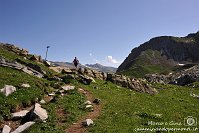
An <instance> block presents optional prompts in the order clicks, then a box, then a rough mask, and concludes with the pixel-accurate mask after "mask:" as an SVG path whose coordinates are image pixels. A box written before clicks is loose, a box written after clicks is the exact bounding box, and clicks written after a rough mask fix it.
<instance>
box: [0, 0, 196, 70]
mask: <svg viewBox="0 0 199 133" xmlns="http://www.w3.org/2000/svg"><path fill="white" fill-rule="evenodd" d="M198 5H199V1H198V0H0V42H7V43H12V44H17V45H18V46H20V47H23V48H26V49H29V51H30V53H34V54H38V55H42V56H43V57H45V51H46V46H47V45H49V46H51V47H50V49H49V55H48V60H53V61H67V62H72V60H73V58H74V57H75V56H77V58H78V59H79V60H80V62H81V63H83V64H86V63H96V62H98V63H101V64H103V65H109V66H118V65H119V64H120V63H121V62H122V61H123V60H124V59H125V58H126V57H127V56H128V54H129V53H130V51H131V50H132V49H133V48H134V47H137V46H139V45H140V44H142V43H144V42H146V41H148V40H149V39H150V38H152V37H155V36H162V35H173V36H186V35H187V34H188V33H192V32H197V31H198V30H199V8H198Z"/></svg>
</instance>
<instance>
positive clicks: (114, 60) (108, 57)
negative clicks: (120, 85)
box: [106, 55, 120, 64]
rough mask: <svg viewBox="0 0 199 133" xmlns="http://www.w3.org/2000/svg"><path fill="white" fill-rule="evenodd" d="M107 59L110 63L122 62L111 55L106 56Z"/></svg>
mask: <svg viewBox="0 0 199 133" xmlns="http://www.w3.org/2000/svg"><path fill="white" fill-rule="evenodd" d="M106 61H108V62H109V63H112V64H119V63H120V62H119V61H117V60H116V59H114V58H113V57H112V56H111V55H109V56H107V57H106Z"/></svg>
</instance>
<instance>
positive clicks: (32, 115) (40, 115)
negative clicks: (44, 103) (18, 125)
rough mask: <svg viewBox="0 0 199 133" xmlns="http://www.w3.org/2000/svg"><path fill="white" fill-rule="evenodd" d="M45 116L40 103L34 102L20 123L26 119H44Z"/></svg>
mask: <svg viewBox="0 0 199 133" xmlns="http://www.w3.org/2000/svg"><path fill="white" fill-rule="evenodd" d="M47 118H48V114H47V111H46V110H45V109H43V108H42V107H41V105H40V104H38V103H36V104H35V105H34V107H33V108H32V109H31V110H30V111H29V112H28V113H27V114H26V116H25V117H24V118H23V119H22V123H25V122H28V121H45V120H46V119H47Z"/></svg>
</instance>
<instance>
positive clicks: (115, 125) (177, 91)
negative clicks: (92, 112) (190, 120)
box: [81, 81, 199, 133]
mask: <svg viewBox="0 0 199 133" xmlns="http://www.w3.org/2000/svg"><path fill="white" fill-rule="evenodd" d="M97 82H98V83H97V84H92V85H91V86H84V85H81V86H82V87H84V88H87V89H88V90H89V91H91V92H92V93H93V94H94V96H95V97H96V98H100V99H101V100H102V104H103V109H102V112H101V115H100V117H99V118H98V119H97V120H95V126H93V127H91V128H89V132H93V133H95V132H96V133H112V132H118V133H128V132H135V129H136V128H144V127H158V126H151V125H148V122H149V121H154V122H164V123H165V122H171V121H174V122H178V123H180V122H181V123H182V124H184V118H185V117H187V116H193V117H196V118H199V113H198V112H199V108H198V107H199V101H198V99H197V98H193V97H191V96H190V92H191V91H192V92H193V93H195V94H199V88H188V87H180V86H174V85H159V84H155V85H154V86H155V87H156V88H159V89H158V90H159V91H160V92H159V94H157V95H155V96H151V95H149V94H145V93H139V92H135V91H131V90H129V89H126V88H120V87H117V86H116V85H114V84H112V83H109V82H108V84H107V83H106V82H104V81H97ZM96 86H97V87H96ZM94 88H98V89H94ZM155 114H162V115H161V116H160V117H159V116H156V115H155ZM160 127H164V126H160ZM168 127H179V128H181V127H185V126H184V125H181V126H172V125H171V126H168ZM176 133H178V132H176ZM182 133H183V132H182ZM184 133H185V132H184Z"/></svg>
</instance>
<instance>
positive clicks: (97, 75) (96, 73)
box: [92, 70, 104, 80]
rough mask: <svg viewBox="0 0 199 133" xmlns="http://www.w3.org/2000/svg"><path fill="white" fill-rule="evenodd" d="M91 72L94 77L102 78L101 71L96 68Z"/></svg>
mask: <svg viewBox="0 0 199 133" xmlns="http://www.w3.org/2000/svg"><path fill="white" fill-rule="evenodd" d="M92 72H93V75H94V78H96V79H100V80H103V79H104V75H103V72H100V71H96V70H92Z"/></svg>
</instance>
